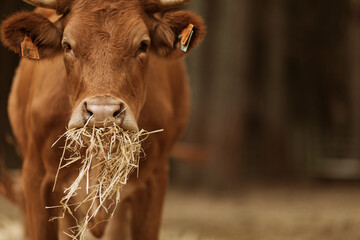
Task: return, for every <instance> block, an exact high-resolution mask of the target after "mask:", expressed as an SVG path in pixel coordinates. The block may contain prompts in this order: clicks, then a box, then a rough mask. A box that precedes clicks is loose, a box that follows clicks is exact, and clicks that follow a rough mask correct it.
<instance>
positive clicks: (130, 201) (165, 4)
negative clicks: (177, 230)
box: [1, 0, 205, 240]
mask: <svg viewBox="0 0 360 240" xmlns="http://www.w3.org/2000/svg"><path fill="white" fill-rule="evenodd" d="M26 2H29V3H31V4H33V5H35V6H39V7H44V8H48V9H54V10H56V13H57V14H55V11H53V10H46V9H44V8H38V9H36V10H35V11H34V12H20V13H17V14H15V15H13V16H11V17H9V18H8V19H7V20H5V21H4V22H3V24H2V29H1V30H2V40H3V43H4V44H5V45H6V46H7V47H9V48H10V49H11V50H13V51H14V52H15V53H20V52H21V47H20V46H21V42H22V41H23V40H24V38H25V35H27V36H29V37H30V39H31V40H32V42H33V43H35V45H36V46H37V48H38V51H39V57H40V60H30V59H25V58H23V59H22V60H21V62H20V65H19V67H18V69H17V72H16V75H15V77H14V80H13V85H12V89H11V93H10V98H9V106H8V112H9V117H10V121H11V125H12V129H13V132H14V135H15V137H16V139H17V141H18V144H19V146H20V148H21V151H22V154H23V158H24V164H23V170H22V173H23V174H22V177H23V184H24V197H25V206H26V207H25V208H26V219H27V229H28V234H29V237H30V239H31V240H53V239H67V237H66V236H65V235H64V234H62V232H63V231H66V229H67V228H68V227H70V226H73V225H74V223H75V222H74V220H73V219H72V218H71V217H65V218H64V219H60V220H59V221H54V222H49V218H50V217H52V216H58V215H60V214H61V213H60V212H59V211H58V210H57V209H56V208H54V209H50V210H49V209H45V206H54V205H58V204H59V200H60V198H61V196H62V194H63V193H62V191H63V189H64V187H65V186H69V182H71V180H72V179H73V178H74V175H75V174H77V171H78V170H77V169H75V168H67V169H64V170H62V171H63V172H62V174H61V175H60V176H59V179H58V183H57V187H56V190H55V192H52V187H53V184H54V176H55V174H56V171H57V166H58V162H59V159H60V157H61V153H62V150H61V149H60V148H56V147H55V148H51V145H52V144H53V143H54V142H55V141H56V139H57V138H58V137H59V135H61V134H62V133H63V132H64V131H65V127H66V126H67V127H68V128H79V127H82V126H84V124H85V122H86V121H87V120H88V118H89V117H90V116H92V118H91V121H94V122H100V121H102V120H104V119H105V118H109V117H111V118H112V119H113V122H115V123H117V124H119V125H120V126H121V127H122V128H124V129H126V130H137V129H147V130H156V129H164V130H165V131H164V132H163V133H161V134H153V135H150V137H149V138H148V139H147V141H146V142H145V143H144V145H146V146H147V147H145V151H146V156H147V157H146V160H145V161H142V162H141V171H140V175H139V177H138V178H136V176H135V177H134V176H132V177H131V179H130V181H129V182H128V185H127V186H126V187H125V188H124V189H123V192H122V195H121V197H122V200H121V203H120V206H119V208H118V210H117V211H116V214H115V217H114V218H112V219H111V220H110V222H109V223H103V222H101V221H102V220H104V219H106V218H105V217H104V216H102V215H101V214H100V215H99V217H97V218H95V220H94V221H93V222H92V223H91V224H92V225H91V226H90V227H91V232H92V234H93V235H95V236H97V237H101V236H106V237H107V239H125V237H126V235H129V236H130V237H131V239H140V240H146V239H158V231H159V226H160V221H161V209H162V204H163V200H164V195H165V190H166V187H167V182H168V162H167V156H168V154H169V152H170V150H171V147H172V146H173V145H174V143H175V141H176V139H177V138H178V137H179V135H180V134H181V132H182V130H183V129H184V126H185V124H186V121H187V118H188V114H189V100H188V99H189V96H188V95H189V93H188V83H187V77H186V72H185V67H184V64H183V60H182V57H183V56H184V55H185V54H186V53H184V52H183V51H181V49H180V46H179V45H180V44H179V39H178V35H179V34H180V33H181V31H182V30H183V29H185V28H186V27H187V26H188V25H189V24H193V25H194V26H195V28H194V34H193V36H192V39H191V42H190V46H189V50H191V49H192V48H193V47H194V46H196V45H197V44H198V43H199V42H200V41H201V39H202V38H203V36H204V34H205V29H204V25H203V22H202V20H201V18H200V17H198V16H196V15H195V14H193V13H191V12H189V11H181V10H177V11H165V10H171V9H174V8H177V7H179V6H182V5H183V4H185V3H187V2H190V0H132V1H130V0H26ZM61 184H62V185H61ZM76 214H78V216H80V217H81V216H83V214H84V213H83V212H82V209H79V210H78V212H77V213H76ZM97 223H99V224H97ZM106 225H108V227H107V228H105V226H106ZM105 230H106V231H105Z"/></svg>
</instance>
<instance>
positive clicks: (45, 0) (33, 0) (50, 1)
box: [23, 0, 56, 9]
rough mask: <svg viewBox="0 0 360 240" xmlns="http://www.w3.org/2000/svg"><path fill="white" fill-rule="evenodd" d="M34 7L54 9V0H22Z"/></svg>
mask: <svg viewBox="0 0 360 240" xmlns="http://www.w3.org/2000/svg"><path fill="white" fill-rule="evenodd" d="M23 1H24V2H27V3H28V4H31V5H33V6H36V7H43V8H51V9H56V0H23Z"/></svg>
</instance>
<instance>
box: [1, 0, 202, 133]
mask: <svg viewBox="0 0 360 240" xmlns="http://www.w3.org/2000/svg"><path fill="white" fill-rule="evenodd" d="M25 1H26V2H29V3H31V4H32V5H35V6H40V7H45V8H51V9H55V10H56V11H57V13H58V15H59V18H58V19H57V20H55V21H50V20H48V19H47V18H45V17H44V16H42V15H40V14H37V13H36V12H21V13H18V14H15V15H14V16H11V17H10V18H8V19H7V20H5V21H4V22H3V24H2V39H3V42H4V44H5V45H6V46H8V47H9V48H10V49H11V50H13V51H14V52H16V53H20V51H21V48H20V45H21V42H22V41H23V40H24V37H25V35H27V36H29V37H30V38H31V40H32V42H33V43H34V44H35V45H36V46H37V48H38V51H39V55H40V61H41V59H46V58H50V57H53V56H56V55H59V54H62V55H63V58H64V62H65V66H66V71H67V76H68V91H69V97H70V103H71V105H72V114H71V117H70V121H69V124H68V125H69V126H68V127H69V128H79V127H82V126H84V124H85V123H87V122H88V123H90V124H91V123H93V124H95V125H96V124H97V123H100V122H103V121H104V120H105V119H107V118H111V119H112V121H114V122H116V123H117V124H119V125H120V126H121V127H123V128H124V129H127V130H136V129H137V119H138V116H139V113H140V110H141V108H142V106H143V104H144V102H145V98H146V89H147V78H148V74H147V73H148V62H149V58H151V57H154V56H157V57H169V58H178V57H182V56H183V55H185V53H184V52H182V51H181V50H180V47H179V45H180V44H179V39H178V35H179V34H180V33H181V31H182V30H183V29H184V28H186V27H187V26H188V24H190V23H191V24H193V25H194V26H195V28H194V34H193V36H192V40H191V43H190V46H189V50H190V49H191V48H193V47H194V46H195V45H197V44H198V43H199V41H200V40H201V39H202V37H203V36H204V32H205V30H204V25H203V22H202V20H201V18H200V17H198V16H196V15H195V14H193V13H191V12H189V11H165V10H170V9H173V8H176V7H179V6H181V5H183V4H185V3H187V2H190V1H191V0H132V1H129V0H25Z"/></svg>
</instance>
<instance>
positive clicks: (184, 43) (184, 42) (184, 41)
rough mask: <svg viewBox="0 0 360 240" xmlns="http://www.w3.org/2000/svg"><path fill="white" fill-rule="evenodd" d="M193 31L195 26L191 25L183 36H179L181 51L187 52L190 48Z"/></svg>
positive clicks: (183, 32) (183, 31) (184, 31)
mask: <svg viewBox="0 0 360 240" xmlns="http://www.w3.org/2000/svg"><path fill="white" fill-rule="evenodd" d="M193 29H194V25H192V24H191V23H190V24H189V25H188V26H187V27H186V28H185V29H184V30H182V32H181V34H180V35H179V38H181V40H180V45H181V50H182V51H183V52H187V50H188V48H189V45H190V41H191V37H192V35H193V33H194V30H193Z"/></svg>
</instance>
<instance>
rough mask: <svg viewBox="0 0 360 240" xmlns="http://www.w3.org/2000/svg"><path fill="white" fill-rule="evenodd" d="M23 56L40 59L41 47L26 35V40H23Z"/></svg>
mask: <svg viewBox="0 0 360 240" xmlns="http://www.w3.org/2000/svg"><path fill="white" fill-rule="evenodd" d="M20 46H21V56H23V57H26V58H30V59H37V60H39V59H40V55H39V49H38V48H37V46H36V45H35V44H34V43H33V42H32V40H31V38H29V37H28V36H27V35H25V38H24V40H23V41H22V42H21V45H20Z"/></svg>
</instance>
